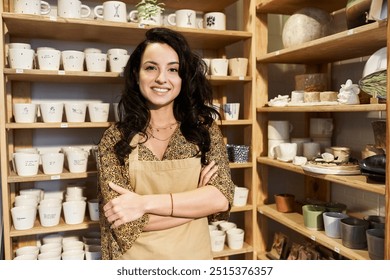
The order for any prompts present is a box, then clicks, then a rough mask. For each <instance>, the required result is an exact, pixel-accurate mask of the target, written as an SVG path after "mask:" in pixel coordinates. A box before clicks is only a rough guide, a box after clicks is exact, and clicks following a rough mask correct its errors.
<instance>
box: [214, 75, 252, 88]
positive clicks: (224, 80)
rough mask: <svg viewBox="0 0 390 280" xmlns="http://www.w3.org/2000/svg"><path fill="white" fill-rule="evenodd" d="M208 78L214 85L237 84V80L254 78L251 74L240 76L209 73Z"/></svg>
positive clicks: (247, 80)
mask: <svg viewBox="0 0 390 280" xmlns="http://www.w3.org/2000/svg"><path fill="white" fill-rule="evenodd" d="M207 78H208V80H209V81H210V83H211V85H213V86H220V85H227V84H232V83H234V84H236V83H237V82H250V81H252V78H251V77H249V76H245V77H238V76H215V75H207Z"/></svg>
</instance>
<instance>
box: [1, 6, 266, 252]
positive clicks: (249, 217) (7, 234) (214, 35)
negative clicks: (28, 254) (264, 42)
mask: <svg viewBox="0 0 390 280" xmlns="http://www.w3.org/2000/svg"><path fill="white" fill-rule="evenodd" d="M93 2H94V4H96V5H98V4H102V3H103V2H104V1H103V0H94V1H93ZM124 2H125V3H126V4H128V5H135V4H136V3H137V2H138V1H137V0H125V1H124ZM236 2H237V0H222V1H206V0H200V1H178V0H166V1H164V3H165V8H166V9H172V10H175V9H182V8H187V9H194V10H196V11H199V12H206V11H224V9H225V8H228V7H230V6H231V5H235V4H236ZM241 4H242V5H243V10H244V14H243V15H241V14H240V15H236V16H237V18H240V21H241V22H240V24H239V25H240V26H242V30H226V31H213V30H205V29H185V28H176V27H172V29H175V30H177V31H180V32H181V33H182V34H183V35H184V36H185V37H186V38H187V39H188V41H189V43H190V45H191V47H192V48H194V49H197V50H202V51H203V52H204V54H205V55H206V56H207V57H223V56H227V49H228V47H230V46H231V45H236V44H238V45H240V46H242V54H241V55H242V56H243V57H247V58H249V70H248V75H247V76H246V77H216V76H208V77H207V78H208V79H209V80H210V82H211V84H212V86H213V90H214V91H215V99H217V100H218V102H219V103H220V104H223V103H224V102H227V100H229V99H230V98H232V97H233V93H231V92H230V88H231V87H232V86H234V87H240V89H241V90H240V96H238V100H239V102H241V103H242V105H241V108H242V109H241V110H243V113H242V117H241V119H240V120H237V121H225V120H223V121H222V123H221V127H222V129H223V132H224V133H225V132H226V133H227V136H226V140H227V141H228V142H229V141H240V142H241V143H240V144H246V145H251V143H252V136H253V135H254V123H255V121H254V119H255V115H256V113H255V111H256V106H255V101H254V98H255V97H254V96H255V94H254V92H255V89H256V87H255V80H254V79H253V77H254V76H255V72H256V69H255V65H256V61H255V55H254V52H255V42H254V40H253V31H254V20H253V19H254V17H255V6H256V3H255V1H254V0H252V1H251V0H243V1H242V2H241ZM12 7H13V1H8V0H7V1H1V4H0V12H1V25H0V26H1V34H2V35H3V36H2V37H1V38H2V39H0V40H1V41H0V44H1V45H2V46H5V45H6V44H7V43H9V42H19V41H23V42H29V41H33V40H44V41H53V42H57V41H69V42H77V43H78V42H81V43H85V44H95V43H98V44H110V45H112V46H114V47H115V46H116V45H118V44H119V45H126V46H133V45H136V44H137V43H139V42H140V41H141V40H142V39H143V37H144V33H145V32H146V30H147V29H149V28H150V27H145V26H139V25H137V24H134V23H115V22H106V21H103V20H92V19H64V18H60V17H56V16H34V15H22V14H14V13H13V12H12V11H13V8H12ZM102 34H104V36H102ZM3 50H4V51H5V48H3ZM0 62H1V65H2V66H4V67H2V75H0V77H1V78H0V82H1V83H0V84H1V85H2V86H1V89H0V94H1V100H2V102H0V113H1V116H0V124H1V129H0V147H1V150H0V153H1V175H2V176H1V177H2V179H1V180H2V181H1V187H2V195H3V197H2V207H3V215H4V217H3V223H4V251H5V258H6V259H12V258H13V257H14V250H15V249H16V248H17V247H18V245H19V244H23V245H25V244H28V243H30V244H31V243H34V241H35V237H36V236H39V235H42V234H47V233H54V232H72V231H79V230H88V229H90V228H93V229H96V227H98V223H97V222H91V221H88V219H87V218H86V219H85V221H84V222H83V223H82V224H79V225H67V224H66V223H65V222H64V220H61V222H60V224H59V225H58V226H55V227H50V228H45V227H42V226H41V225H40V224H39V221H37V222H36V224H35V226H34V227H33V228H32V229H31V230H26V231H18V230H15V229H14V228H13V226H12V219H11V215H10V209H11V207H12V204H13V202H14V201H13V200H14V197H15V195H16V193H17V190H18V189H19V188H23V187H25V186H28V187H31V186H34V184H35V183H39V182H45V181H58V180H81V181H82V180H86V179H88V180H94V178H96V167H95V166H94V165H95V163H94V162H90V163H89V165H90V167H88V169H87V172H85V173H79V174H73V173H70V172H69V171H68V170H66V169H64V171H63V173H61V174H58V175H54V176H53V175H45V174H43V172H42V170H40V171H39V173H38V175H36V176H31V177H20V176H17V174H15V172H14V171H13V170H12V168H11V166H10V158H11V157H12V153H13V151H14V149H15V148H17V147H20V146H23V147H29V146H32V145H33V141H32V135H33V133H35V132H37V131H42V130H44V131H45V133H49V134H50V133H54V131H56V132H57V131H58V130H57V129H62V130H61V131H63V133H64V134H66V133H68V131H69V130H71V129H73V130H74V129H77V130H80V129H85V130H86V131H87V130H88V129H101V131H104V129H106V128H107V127H109V126H110V125H111V122H105V123H91V122H85V123H67V122H63V123H42V122H36V123H33V124H20V123H15V122H14V121H13V118H12V103H13V102H15V100H24V101H25V102H30V101H32V89H31V88H32V85H34V84H35V83H39V84H50V83H51V84H53V83H54V84H58V86H59V87H61V86H66V85H68V84H74V83H76V84H83V85H86V86H88V85H93V84H113V85H118V84H121V83H123V78H122V77H121V75H120V74H118V73H111V72H105V73H93V72H87V71H81V72H68V71H62V70H60V71H42V70H39V69H32V70H19V69H16V70H15V69H10V68H8V67H7V63H6V54H5V53H4V52H3V53H2V54H1V55H0ZM236 97H237V96H234V98H236ZM80 131H81V130H80ZM237 135H238V136H239V137H237ZM232 137H233V140H230V139H231V138H232ZM22 138H23V139H22ZM255 155H256V149H252V150H251V156H250V162H248V163H231V164H230V167H231V169H232V173H233V174H234V178H235V179H237V180H238V181H239V182H240V183H241V184H243V185H245V186H247V187H248V188H249V189H250V193H249V199H248V204H247V205H246V206H244V207H233V209H232V215H236V214H237V215H240V216H242V217H243V219H244V229H245V232H246V237H245V245H244V247H243V248H242V249H241V250H230V249H229V248H227V247H226V248H225V250H223V251H222V252H218V253H216V254H215V258H218V259H220V258H225V259H226V258H229V257H230V256H233V255H244V258H246V259H255V258H256V254H255V250H254V248H256V247H257V245H256V242H257V240H258V239H257V236H258V235H259V233H258V232H259V228H258V226H257V181H258V176H257V174H256V167H257V164H256V156H255ZM20 240H22V241H20Z"/></svg>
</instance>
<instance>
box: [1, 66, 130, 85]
mask: <svg viewBox="0 0 390 280" xmlns="http://www.w3.org/2000/svg"><path fill="white" fill-rule="evenodd" d="M4 74H5V75H6V76H7V78H8V79H9V80H10V81H29V82H45V83H123V79H122V77H121V76H120V74H119V73H113V72H104V73H101V72H88V71H66V72H65V71H63V70H60V71H49V70H39V69H32V70H21V69H10V68H5V69H4Z"/></svg>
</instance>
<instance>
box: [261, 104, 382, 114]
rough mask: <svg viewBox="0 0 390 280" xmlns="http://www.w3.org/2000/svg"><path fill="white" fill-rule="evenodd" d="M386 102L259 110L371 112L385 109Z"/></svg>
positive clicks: (264, 110)
mask: <svg viewBox="0 0 390 280" xmlns="http://www.w3.org/2000/svg"><path fill="white" fill-rule="evenodd" d="M385 110H386V104H359V105H342V104H340V105H330V106H317V105H316V106H285V107H268V106H264V107H260V108H257V112H260V113H262V112H268V113H273V112H298V113H302V112H371V111H385Z"/></svg>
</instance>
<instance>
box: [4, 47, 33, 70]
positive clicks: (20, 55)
mask: <svg viewBox="0 0 390 280" xmlns="http://www.w3.org/2000/svg"><path fill="white" fill-rule="evenodd" d="M34 56H35V51H34V50H33V49H16V48H12V49H9V50H8V62H9V66H10V67H11V68H12V69H26V70H31V69H33V66H34Z"/></svg>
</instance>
